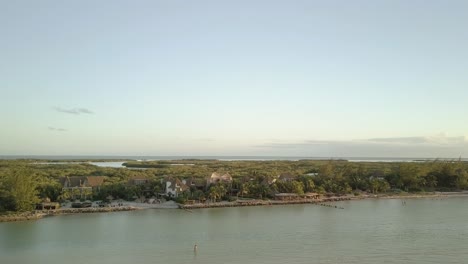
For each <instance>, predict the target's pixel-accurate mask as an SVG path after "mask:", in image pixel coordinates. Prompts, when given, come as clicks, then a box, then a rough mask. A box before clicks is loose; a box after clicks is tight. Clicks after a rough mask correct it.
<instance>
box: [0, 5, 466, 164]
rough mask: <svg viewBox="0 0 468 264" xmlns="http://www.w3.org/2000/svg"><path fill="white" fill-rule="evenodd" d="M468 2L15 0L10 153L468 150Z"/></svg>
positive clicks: (10, 30)
mask: <svg viewBox="0 0 468 264" xmlns="http://www.w3.org/2000/svg"><path fill="white" fill-rule="evenodd" d="M467 12H468V1H456V0H452V1H436V0H413V1H407V0H382V1H374V0H355V1H345V0H341V1H338V0H336V1H335V0H331V1H314V0H291V1H284V0H281V1H278V0H236V1H219V0H197V1H188V0H186V1H181V0H165V1H161V0H148V1H146V0H139V1H128V0H127V1H120V0H100V1H95V0H81V1H59V0H56V1H51V0H42V1H35V0H30V1H23V0H15V1H13V0H0V124H1V127H0V155H181V156H190V155H224V156H229V155H249V156H251V155H262V156H265V155H268V156H311V157H431V158H436V157H450V158H457V157H459V156H462V157H467V156H468V137H467V136H468V122H466V120H467V117H468V104H467V103H468V72H467V71H468V49H467V47H468V30H467V28H468V16H467V15H466V14H467Z"/></svg>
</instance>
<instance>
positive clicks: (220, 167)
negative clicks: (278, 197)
mask: <svg viewBox="0 0 468 264" xmlns="http://www.w3.org/2000/svg"><path fill="white" fill-rule="evenodd" d="M174 164H176V165H174ZM126 165H127V166H128V167H131V168H132V167H133V168H146V169H127V168H104V167H97V166H94V165H91V164H87V163H69V164H40V163H37V161H32V160H14V161H11V160H10V161H8V160H2V161H0V211H28V210H32V209H33V208H34V205H35V204H36V203H37V202H38V201H40V200H41V199H43V198H49V199H51V200H52V201H61V200H66V199H69V198H70V193H67V192H64V191H62V187H61V185H60V184H59V182H58V179H59V178H60V177H64V176H106V181H105V182H104V185H103V186H102V187H101V190H100V192H99V193H94V194H92V195H93V196H94V197H93V198H94V199H101V200H102V199H106V197H108V196H112V197H115V198H121V199H126V200H130V199H135V198H136V197H138V198H139V197H145V196H147V197H148V196H153V195H155V194H157V193H161V192H163V191H164V190H163V184H162V182H161V179H162V178H163V177H166V176H169V177H178V178H180V179H184V178H191V177H194V178H199V179H204V178H206V177H208V176H209V175H211V173H212V172H215V171H217V172H229V173H230V174H231V175H232V176H233V178H234V180H233V182H232V183H230V184H215V185H212V186H210V187H209V188H205V189H203V190H199V189H195V188H191V190H189V191H187V192H185V193H184V194H182V195H181V196H180V197H179V198H178V201H180V202H184V201H185V200H187V199H211V200H222V199H232V196H233V195H237V196H238V197H249V198H271V197H273V195H274V194H275V193H278V192H285V193H296V194H303V193H306V192H318V193H328V192H331V193H337V194H347V193H355V194H358V193H360V192H369V193H385V192H390V191H391V192H400V191H405V192H421V191H454V190H464V189H467V188H468V173H467V171H468V164H467V163H465V162H461V161H432V162H411V163H373V162H369V163H365V162H360V163H353V162H347V161H342V160H337V161H317V160H300V161H216V160H177V161H153V162H136V161H135V162H128V163H127V164H126ZM282 173H289V174H291V175H293V176H295V177H296V178H295V180H293V181H288V182H282V181H276V182H275V183H272V184H270V183H271V182H272V180H273V179H274V178H276V177H277V176H278V175H280V174H282ZM134 177H144V178H147V179H149V180H150V183H149V184H147V185H145V186H132V185H129V184H128V180H129V179H131V178H134Z"/></svg>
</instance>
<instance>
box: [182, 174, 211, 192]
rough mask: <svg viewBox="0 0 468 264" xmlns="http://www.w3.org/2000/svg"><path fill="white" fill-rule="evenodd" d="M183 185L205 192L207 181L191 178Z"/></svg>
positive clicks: (185, 180) (183, 181)
mask: <svg viewBox="0 0 468 264" xmlns="http://www.w3.org/2000/svg"><path fill="white" fill-rule="evenodd" d="M182 183H184V184H185V185H187V186H188V187H189V188H191V189H196V190H200V191H203V190H204V189H205V187H206V184H205V180H204V179H203V178H195V177H191V178H189V179H184V180H182Z"/></svg>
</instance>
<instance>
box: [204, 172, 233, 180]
mask: <svg viewBox="0 0 468 264" xmlns="http://www.w3.org/2000/svg"><path fill="white" fill-rule="evenodd" d="M208 180H209V181H210V182H216V181H227V182H229V181H232V176H231V174H229V173H225V174H223V175H221V174H220V173H218V172H213V173H212V174H211V176H210V177H209V178H208Z"/></svg>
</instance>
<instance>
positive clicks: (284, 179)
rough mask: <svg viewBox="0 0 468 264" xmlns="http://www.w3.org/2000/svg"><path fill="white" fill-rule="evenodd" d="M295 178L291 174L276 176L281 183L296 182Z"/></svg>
mask: <svg viewBox="0 0 468 264" xmlns="http://www.w3.org/2000/svg"><path fill="white" fill-rule="evenodd" d="M296 178H297V177H296V176H294V175H292V174H291V173H281V174H280V175H279V176H278V180H279V181H282V182H291V181H294V180H296Z"/></svg>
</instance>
